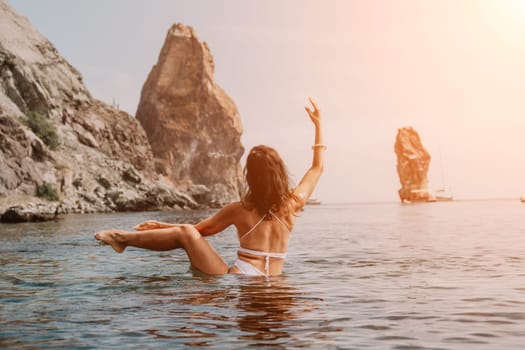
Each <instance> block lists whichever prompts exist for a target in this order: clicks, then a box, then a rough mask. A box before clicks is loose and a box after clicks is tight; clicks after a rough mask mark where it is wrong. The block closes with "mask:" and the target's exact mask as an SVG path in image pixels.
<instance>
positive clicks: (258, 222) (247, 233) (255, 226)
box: [239, 214, 266, 241]
mask: <svg viewBox="0 0 525 350" xmlns="http://www.w3.org/2000/svg"><path fill="white" fill-rule="evenodd" d="M265 217H266V214H265V215H263V216H262V217H261V218H260V219H259V221H257V223H256V224H255V225H253V226H252V228H251V229H250V230H249V231H248V232H246V233H245V234H243V235H242V236H241V237H239V241H240V240H241V239H243V238H244V237H246V236H248V235H249V234H250V233H252V232H253V230H255V229H256V228H257V226H259V225H260V224H261V222H263V220H264V218H265Z"/></svg>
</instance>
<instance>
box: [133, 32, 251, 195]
mask: <svg viewBox="0 0 525 350" xmlns="http://www.w3.org/2000/svg"><path fill="white" fill-rule="evenodd" d="M213 70H214V64H213V58H212V56H211V53H210V50H209V49H208V47H207V45H206V44H205V43H201V42H200V41H199V39H198V38H197V35H196V34H195V32H194V30H193V29H192V28H191V27H187V26H184V25H181V24H175V25H173V26H172V27H171V28H170V29H169V31H168V34H167V36H166V40H165V42H164V46H163V47H162V50H161V51H160V55H159V59H158V62H157V64H156V65H154V66H153V68H152V69H151V72H150V73H149V76H148V78H147V80H146V82H145V83H144V86H143V88H142V95H141V99H140V103H139V106H138V109H137V114H136V117H137V119H138V120H139V121H140V122H141V123H142V126H143V127H144V129H145V130H146V134H147V136H148V139H149V141H150V144H151V147H152V150H153V154H154V155H155V160H156V168H157V171H159V172H161V173H163V174H164V175H166V176H167V177H168V178H169V179H170V180H171V181H172V182H173V183H175V184H176V186H177V187H180V188H183V189H185V190H186V191H189V193H192V194H193V195H194V197H195V198H197V200H198V201H199V202H201V203H205V204H212V205H213V204H215V205H221V204H223V203H227V202H230V201H232V200H236V199H238V198H239V190H240V186H241V181H242V172H241V168H240V165H239V159H240V158H241V156H242V153H243V152H244V149H243V147H242V145H241V142H240V138H241V134H242V125H241V120H240V117H239V113H238V111H237V108H236V106H235V104H234V102H233V101H232V100H231V99H230V98H229V97H228V95H226V93H225V92H224V91H223V90H222V89H221V88H220V87H219V86H218V85H217V84H216V83H215V82H214V81H213Z"/></svg>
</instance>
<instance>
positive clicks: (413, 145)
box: [395, 127, 431, 202]
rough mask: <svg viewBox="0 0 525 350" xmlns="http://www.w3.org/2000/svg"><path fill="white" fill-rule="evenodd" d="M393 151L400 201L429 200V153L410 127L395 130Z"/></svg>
mask: <svg viewBox="0 0 525 350" xmlns="http://www.w3.org/2000/svg"><path fill="white" fill-rule="evenodd" d="M395 152H396V155H397V173H398V175H399V181H400V182H401V188H400V189H399V198H400V199H401V201H402V202H425V201H429V200H431V195H430V192H429V189H428V179H427V173H428V166H429V164H430V154H429V153H428V152H427V151H426V149H425V148H424V147H423V144H422V143H421V139H420V138H419V134H418V133H417V132H416V131H415V130H414V129H413V128H412V127H408V128H401V129H398V130H397V137H396V143H395Z"/></svg>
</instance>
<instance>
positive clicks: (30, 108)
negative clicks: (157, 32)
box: [0, 0, 242, 221]
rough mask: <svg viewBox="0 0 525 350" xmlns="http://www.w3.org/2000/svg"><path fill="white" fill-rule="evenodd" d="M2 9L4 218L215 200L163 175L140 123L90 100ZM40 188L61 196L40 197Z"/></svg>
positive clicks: (75, 76)
mask: <svg viewBox="0 0 525 350" xmlns="http://www.w3.org/2000/svg"><path fill="white" fill-rule="evenodd" d="M0 15H1V16H2V31H0V164H1V165H2V166H1V167H0V204H1V205H0V206H3V207H4V208H5V209H4V210H3V211H2V209H0V215H2V217H5V219H4V220H10V221H19V220H28V221H32V220H36V221H39V220H47V219H49V220H54V219H55V218H56V217H57V215H60V214H67V213H93V212H112V211H145V210H159V209H161V210H165V209H176V208H188V209H195V208H199V207H206V206H209V205H215V202H214V201H212V200H209V201H208V202H206V200H202V198H200V197H199V203H197V202H196V201H195V199H194V198H192V196H191V194H189V193H190V192H187V191H186V192H185V190H187V186H186V185H185V183H182V184H181V183H179V182H177V181H175V180H176V179H174V178H172V179H171V181H168V180H166V177H163V176H159V174H158V172H157V171H156V164H155V158H154V155H153V152H152V148H151V145H150V144H149V141H148V137H147V135H146V132H145V131H144V128H143V127H142V125H141V123H140V122H139V121H138V120H137V119H135V118H134V117H133V116H131V115H129V114H127V113H125V112H123V111H120V110H118V109H115V108H113V107H111V106H109V105H108V104H106V103H104V102H102V101H99V100H96V99H95V98H93V97H92V96H91V94H90V93H89V91H88V90H87V88H86V87H85V86H84V84H83V82H82V76H81V75H80V73H79V72H78V71H77V70H76V69H75V68H74V67H73V66H72V65H70V64H69V63H68V62H67V61H66V60H65V59H64V58H63V57H62V56H60V54H59V53H58V51H57V50H56V48H55V47H54V46H53V45H52V44H51V43H50V42H49V41H48V40H47V39H46V38H45V37H44V36H42V35H41V34H40V33H39V32H38V31H37V30H36V29H35V28H34V27H33V26H32V25H31V24H30V23H29V21H28V20H27V19H26V18H25V17H23V16H21V15H20V14H18V13H16V11H15V10H14V9H13V8H11V7H10V6H9V5H8V4H7V2H5V1H4V0H0ZM198 64H200V63H198ZM232 104H233V102H232ZM221 123H222V121H221ZM234 136H235V135H234ZM221 137H224V135H221ZM235 137H237V136H235ZM239 137H240V135H239ZM187 142H188V144H192V142H193V141H192V140H187ZM223 142H225V143H228V142H230V141H228V140H227V139H225V140H223ZM181 147H182V146H181ZM236 151H237V152H238V149H237V150H236ZM241 153H242V152H241ZM239 157H240V154H239ZM234 169H235V171H237V168H235V167H234ZM189 180H192V179H189ZM185 181H186V179H185ZM44 185H45V186H46V188H45V191H43V192H42V191H38V189H39V187H40V186H44ZM37 192H42V193H43V194H44V195H49V197H50V198H51V199H56V198H58V201H52V202H46V201H44V200H40V199H39V198H37V197H36V196H35V194H36V193H37ZM35 203H37V204H35Z"/></svg>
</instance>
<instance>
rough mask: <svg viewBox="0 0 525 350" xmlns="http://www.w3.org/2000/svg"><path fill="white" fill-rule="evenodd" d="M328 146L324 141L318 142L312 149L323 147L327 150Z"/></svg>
mask: <svg viewBox="0 0 525 350" xmlns="http://www.w3.org/2000/svg"><path fill="white" fill-rule="evenodd" d="M327 148H328V147H326V145H325V144H323V143H316V144H315V145H313V146H312V149H313V150H314V151H315V150H316V149H322V150H326V149H327Z"/></svg>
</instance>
